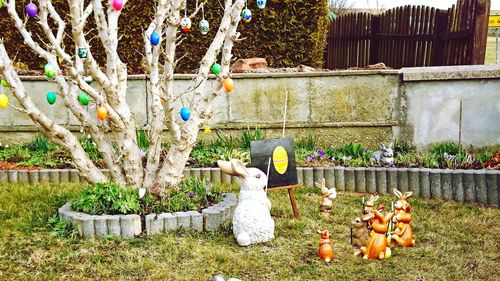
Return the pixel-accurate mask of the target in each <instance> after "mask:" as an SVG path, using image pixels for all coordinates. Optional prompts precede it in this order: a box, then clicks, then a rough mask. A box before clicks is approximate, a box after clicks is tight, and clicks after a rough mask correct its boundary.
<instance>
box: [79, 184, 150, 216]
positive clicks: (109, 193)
mask: <svg viewBox="0 0 500 281" xmlns="http://www.w3.org/2000/svg"><path fill="white" fill-rule="evenodd" d="M71 208H73V209H74V210H76V211H79V212H84V213H87V214H91V215H98V214H131V213H132V214H138V213H139V212H140V211H141V205H140V203H139V193H138V192H137V190H136V189H132V188H121V187H120V186H118V185H117V184H114V183H106V184H102V183H98V184H95V185H89V186H87V187H85V188H84V189H83V190H82V191H81V192H80V193H79V194H78V196H77V197H76V198H75V199H73V200H72V201H71Z"/></svg>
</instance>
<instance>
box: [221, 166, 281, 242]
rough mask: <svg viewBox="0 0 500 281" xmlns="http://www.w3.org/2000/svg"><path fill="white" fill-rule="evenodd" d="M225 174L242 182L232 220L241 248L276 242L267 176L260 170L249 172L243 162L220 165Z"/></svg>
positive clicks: (255, 169)
mask: <svg viewBox="0 0 500 281" xmlns="http://www.w3.org/2000/svg"><path fill="white" fill-rule="evenodd" d="M217 164H218V165H219V168H220V169H221V171H222V172H223V173H225V174H228V175H231V176H237V177H239V180H240V194H239V202H238V206H236V210H235V211H234V216H233V234H234V237H235V238H236V240H237V241H238V244H239V245H240V246H248V245H251V244H255V243H261V242H267V241H270V240H272V239H274V220H273V219H272V217H271V213H270V210H271V201H269V199H268V198H267V194H266V192H265V190H264V188H265V187H266V185H267V176H266V174H264V173H263V172H262V171H261V170H259V169H257V168H248V169H247V168H246V167H245V165H243V163H242V162H241V161H240V160H236V159H231V161H221V160H219V161H217Z"/></svg>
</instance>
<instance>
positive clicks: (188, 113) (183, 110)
mask: <svg viewBox="0 0 500 281" xmlns="http://www.w3.org/2000/svg"><path fill="white" fill-rule="evenodd" d="M190 116H191V111H189V108H187V107H183V108H181V118H182V120H184V121H187V120H189V117H190Z"/></svg>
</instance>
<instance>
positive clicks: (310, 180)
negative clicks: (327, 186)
mask: <svg viewBox="0 0 500 281" xmlns="http://www.w3.org/2000/svg"><path fill="white" fill-rule="evenodd" d="M302 171H303V175H304V186H306V187H314V169H313V168H311V167H306V168H304V169H303V170H302Z"/></svg>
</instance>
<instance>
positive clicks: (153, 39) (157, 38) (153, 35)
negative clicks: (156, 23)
mask: <svg viewBox="0 0 500 281" xmlns="http://www.w3.org/2000/svg"><path fill="white" fill-rule="evenodd" d="M149 40H150V41H151V44H153V45H154V46H156V45H158V43H160V34H158V32H156V31H153V33H151V36H150V37H149Z"/></svg>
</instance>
